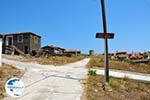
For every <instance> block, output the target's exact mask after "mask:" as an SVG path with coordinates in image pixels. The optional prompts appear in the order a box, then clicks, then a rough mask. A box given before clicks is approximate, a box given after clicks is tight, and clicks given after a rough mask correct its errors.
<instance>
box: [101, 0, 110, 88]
mask: <svg viewBox="0 0 150 100" xmlns="http://www.w3.org/2000/svg"><path fill="white" fill-rule="evenodd" d="M101 9H102V19H103V31H104V34H107V21H106V13H105V0H101ZM104 43H105V44H104V45H105V46H104V47H105V50H104V56H105V57H104V60H105V61H104V67H105V77H104V85H105V87H106V86H107V85H108V83H109V60H108V40H107V38H104Z"/></svg>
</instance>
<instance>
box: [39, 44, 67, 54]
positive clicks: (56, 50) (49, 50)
mask: <svg viewBox="0 0 150 100" xmlns="http://www.w3.org/2000/svg"><path fill="white" fill-rule="evenodd" d="M64 51H65V49H64V48H61V47H57V46H54V45H47V46H44V47H42V48H41V49H40V51H39V55H43V56H55V55H59V56H60V55H63V54H64ZM37 56H38V55H37Z"/></svg>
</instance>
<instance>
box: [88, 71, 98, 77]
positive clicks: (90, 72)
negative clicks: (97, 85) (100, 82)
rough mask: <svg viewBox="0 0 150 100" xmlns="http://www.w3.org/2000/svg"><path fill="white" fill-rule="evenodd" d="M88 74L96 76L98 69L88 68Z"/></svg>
mask: <svg viewBox="0 0 150 100" xmlns="http://www.w3.org/2000/svg"><path fill="white" fill-rule="evenodd" d="M88 75H89V76H96V75H97V74H96V70H88Z"/></svg>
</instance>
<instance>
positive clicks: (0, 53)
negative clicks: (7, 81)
mask: <svg viewBox="0 0 150 100" xmlns="http://www.w3.org/2000/svg"><path fill="white" fill-rule="evenodd" d="M2 41H3V40H2V38H1V37H0V67H1V66H2Z"/></svg>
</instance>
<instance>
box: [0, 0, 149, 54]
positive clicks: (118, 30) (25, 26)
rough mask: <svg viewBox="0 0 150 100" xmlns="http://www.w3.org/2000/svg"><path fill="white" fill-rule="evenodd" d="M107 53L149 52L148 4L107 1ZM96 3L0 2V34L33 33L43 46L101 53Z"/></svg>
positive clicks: (84, 0) (54, 0)
mask: <svg viewBox="0 0 150 100" xmlns="http://www.w3.org/2000/svg"><path fill="white" fill-rule="evenodd" d="M106 7H107V8H106V10H107V22H108V32H114V33H115V39H113V40H109V51H110V52H115V51H116V50H120V51H129V52H131V51H144V50H146V51H147V50H149V49H150V45H149V43H150V1H149V0H106ZM101 19H102V18H101V10H100V1H99V0H0V33H13V32H27V31H31V32H35V33H37V34H39V35H41V36H42V45H43V46H44V45H57V46H61V47H64V48H66V49H79V50H81V51H82V52H88V50H89V49H93V50H95V52H98V53H102V52H103V49H104V48H103V47H104V44H103V43H104V42H103V40H102V39H96V38H95V34H96V32H103V30H102V29H103V28H102V20H101Z"/></svg>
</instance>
